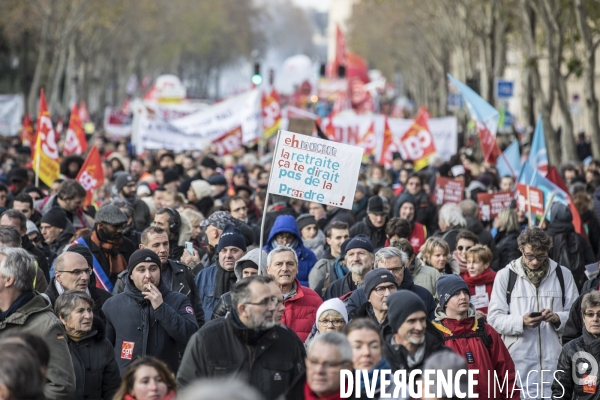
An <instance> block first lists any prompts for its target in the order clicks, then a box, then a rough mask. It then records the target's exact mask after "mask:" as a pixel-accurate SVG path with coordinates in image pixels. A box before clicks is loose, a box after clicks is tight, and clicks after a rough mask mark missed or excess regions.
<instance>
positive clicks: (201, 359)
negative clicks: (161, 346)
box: [177, 312, 306, 399]
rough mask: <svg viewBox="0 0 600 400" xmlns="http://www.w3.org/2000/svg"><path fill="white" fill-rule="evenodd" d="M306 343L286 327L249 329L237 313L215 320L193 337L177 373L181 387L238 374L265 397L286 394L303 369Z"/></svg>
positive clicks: (272, 397) (273, 397)
mask: <svg viewBox="0 0 600 400" xmlns="http://www.w3.org/2000/svg"><path fill="white" fill-rule="evenodd" d="M305 356H306V352H305V349H304V345H303V344H302V342H301V341H300V339H299V338H298V336H297V335H296V334H295V333H294V331H292V330H291V329H288V328H286V327H284V326H277V325H276V326H274V327H273V328H271V329H268V330H266V331H255V330H250V329H247V328H246V327H245V326H244V325H242V323H241V322H240V320H239V319H238V317H237V314H236V313H235V312H231V313H229V314H228V315H227V316H226V317H225V318H217V319H212V320H211V321H210V322H209V323H207V324H206V325H204V327H202V329H200V331H198V332H197V333H196V334H195V335H194V336H193V337H192V338H191V339H190V342H189V344H188V346H187V348H186V349H185V353H184V355H183V359H182V360H181V368H179V373H178V374H177V384H178V385H179V387H180V388H183V387H186V386H188V385H190V384H191V383H192V382H193V381H195V380H196V379H198V378H207V377H224V376H230V375H235V376H238V377H240V378H241V379H243V380H244V381H245V382H247V383H248V384H250V385H252V386H254V387H255V388H256V389H258V390H259V391H260V392H261V393H262V395H263V396H264V397H265V398H266V399H275V398H277V397H278V396H280V395H282V394H283V393H285V391H286V389H287V388H289V387H290V386H291V384H292V382H294V380H295V379H296V377H298V376H299V375H301V374H302V373H303V372H304V357H305Z"/></svg>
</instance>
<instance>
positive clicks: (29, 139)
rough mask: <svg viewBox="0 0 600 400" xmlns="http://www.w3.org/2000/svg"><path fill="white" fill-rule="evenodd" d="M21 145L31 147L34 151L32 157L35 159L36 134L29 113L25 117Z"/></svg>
mask: <svg viewBox="0 0 600 400" xmlns="http://www.w3.org/2000/svg"><path fill="white" fill-rule="evenodd" d="M21 144H22V145H23V146H29V147H31V149H32V152H31V154H32V155H31V157H32V158H33V145H34V144H35V134H34V133H33V124H32V123H31V117H30V116H29V112H27V113H25V116H24V117H23V129H22V130H21Z"/></svg>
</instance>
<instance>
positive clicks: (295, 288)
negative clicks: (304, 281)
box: [283, 281, 298, 301]
mask: <svg viewBox="0 0 600 400" xmlns="http://www.w3.org/2000/svg"><path fill="white" fill-rule="evenodd" d="M297 293H298V285H296V282H295V281H294V282H292V288H291V289H290V291H289V293H283V301H286V300H287V299H291V298H293V297H294V296H296V294H297Z"/></svg>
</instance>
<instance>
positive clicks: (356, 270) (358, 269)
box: [348, 265, 368, 276]
mask: <svg viewBox="0 0 600 400" xmlns="http://www.w3.org/2000/svg"><path fill="white" fill-rule="evenodd" d="M367 268H368V267H367V266H366V265H362V266H360V267H350V266H348V269H349V270H350V272H352V273H353V274H354V275H361V276H362V274H363V273H364V272H365V271H366V269H367Z"/></svg>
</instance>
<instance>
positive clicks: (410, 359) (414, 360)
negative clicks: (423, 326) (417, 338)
mask: <svg viewBox="0 0 600 400" xmlns="http://www.w3.org/2000/svg"><path fill="white" fill-rule="evenodd" d="M426 340H427V339H426ZM424 357H425V340H424V341H423V343H422V344H421V345H420V346H419V348H418V349H417V351H416V353H415V355H414V356H411V355H410V354H408V353H407V357H406V363H407V364H408V367H409V368H413V367H414V366H416V365H419V364H420V363H421V361H423V358H424Z"/></svg>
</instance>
